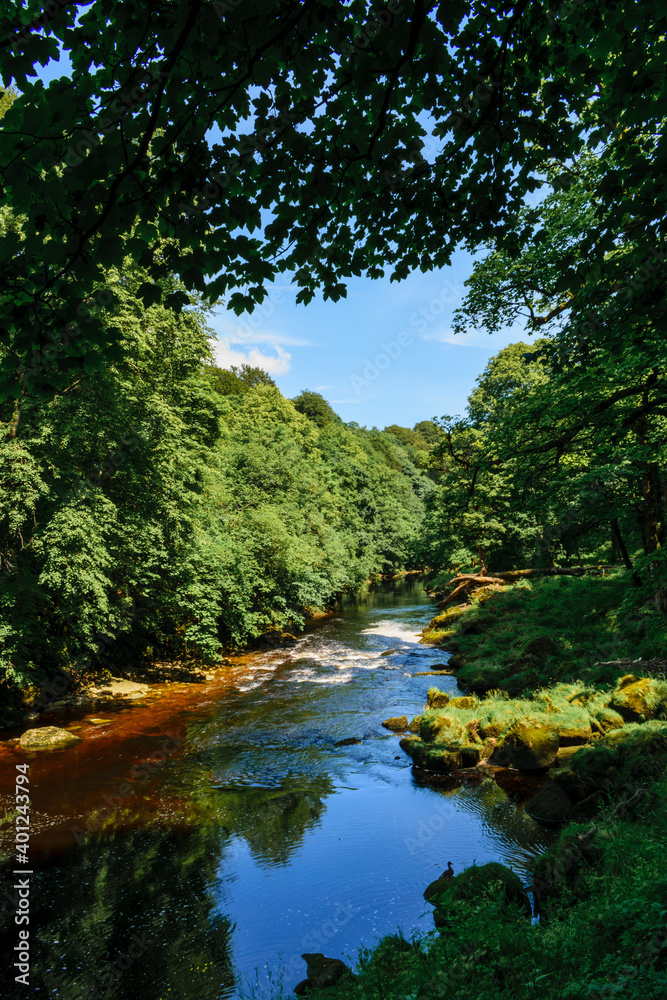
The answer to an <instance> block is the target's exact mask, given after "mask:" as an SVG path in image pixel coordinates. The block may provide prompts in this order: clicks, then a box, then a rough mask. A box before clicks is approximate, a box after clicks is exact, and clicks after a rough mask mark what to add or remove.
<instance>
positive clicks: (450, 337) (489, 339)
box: [422, 329, 526, 351]
mask: <svg viewBox="0 0 667 1000" xmlns="http://www.w3.org/2000/svg"><path fill="white" fill-rule="evenodd" d="M523 336H526V334H523ZM422 339H423V340H437V341H438V342H439V343H441V344H453V345H454V346H455V347H478V348H481V350H483V351H499V350H500V348H501V347H507V346H508V345H509V344H516V343H517V341H519V340H521V339H522V331H521V330H513V329H512V330H501V331H500V332H499V333H491V334H489V333H486V332H485V331H484V330H470V331H468V333H457V334H455V333H454V331H453V330H433V331H432V332H431V333H425V334H424V335H423V337H422Z"/></svg>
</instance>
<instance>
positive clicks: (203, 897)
mask: <svg viewBox="0 0 667 1000" xmlns="http://www.w3.org/2000/svg"><path fill="white" fill-rule="evenodd" d="M432 607H433V605H432V602H431V601H430V600H429V598H428V597H427V594H426V591H425V589H424V585H423V581H422V580H421V579H418V578H415V577H407V578H403V579H401V580H398V581H396V582H395V583H394V584H393V585H392V586H389V587H384V588H379V589H372V590H370V591H368V592H366V593H365V594H364V595H362V596H360V597H359V598H357V599H355V600H352V599H349V600H347V601H346V602H345V603H344V604H343V605H342V606H341V608H340V609H339V610H338V611H337V612H335V613H333V614H331V615H329V616H326V617H325V618H322V619H320V620H318V621H315V622H313V623H312V624H311V625H310V626H309V627H308V628H307V629H306V631H305V633H304V634H303V636H301V637H300V638H299V639H298V641H297V643H296V645H294V646H293V647H291V648H289V649H284V648H283V649H278V650H272V651H270V652H262V653H252V654H246V655H245V656H242V657H238V658H235V660H234V663H233V665H232V666H231V667H229V668H228V670H227V671H226V673H225V675H224V677H223V678H221V679H218V680H216V681H215V682H212V683H211V684H209V685H206V686H205V687H204V686H202V685H178V686H175V687H174V688H170V689H169V690H167V691H166V692H165V693H162V694H160V695H151V696H149V697H148V698H147V699H145V700H144V702H142V703H138V704H136V705H132V706H127V705H123V706H119V707H118V708H115V707H114V708H113V709H108V708H107V706H105V707H104V710H103V711H102V710H100V711H99V712H98V713H84V712H80V713H79V716H78V717H77V716H76V713H74V712H71V713H70V716H69V717H68V719H67V721H66V722H64V721H63V720H62V719H59V720H57V721H56V724H60V725H63V724H66V725H70V726H71V727H72V728H74V729H75V731H76V732H77V733H78V734H79V735H81V736H82V737H83V742H82V743H80V744H77V745H76V746H74V747H68V748H66V749H63V750H57V751H50V752H49V753H43V752H42V753H40V754H37V753H34V754H30V755H29V757H28V755H27V754H25V753H23V752H21V751H18V750H16V749H14V748H11V747H8V745H7V744H4V745H3V747H2V750H1V751H0V758H1V760H2V776H3V777H2V785H1V787H0V794H2V801H3V804H4V805H5V807H6V808H7V807H8V805H9V796H10V785H9V783H8V781H7V780H6V779H7V777H8V775H10V773H11V776H13V773H14V772H13V764H14V763H15V762H17V761H19V760H26V759H29V760H30V762H31V770H30V778H31V795H32V810H33V837H32V842H31V852H32V853H31V857H32V861H33V865H32V870H33V874H32V876H31V887H30V890H31V922H30V927H31V954H32V970H31V978H30V987H29V989H27V990H26V989H25V988H23V987H21V988H20V989H18V990H17V991H16V992H15V993H13V992H11V990H10V992H9V993H7V994H4V993H3V996H4V995H6V996H8V997H13V996H21V997H26V996H36V997H52V998H57V1000H83V998H91V1000H92V998H97V997H99V998H105V1000H134V998H135V997H136V998H137V1000H139V998H141V1000H223V998H236V997H260V996H262V997H265V996H267V995H272V994H275V993H277V991H278V989H279V988H280V987H281V986H282V988H283V989H284V990H285V991H287V992H289V991H290V990H291V989H292V988H293V987H294V985H295V984H296V983H297V982H298V981H299V980H300V979H302V978H304V977H305V974H306V970H305V962H304V961H303V959H302V958H301V955H302V953H304V952H313V951H315V952H319V951H321V952H324V953H325V954H326V955H327V956H329V957H334V958H342V959H343V960H345V961H348V962H351V963H354V961H355V959H356V955H357V951H358V949H359V947H360V946H365V947H370V946H372V945H373V944H374V943H375V942H376V941H377V940H378V939H379V938H380V937H381V936H382V935H385V934H388V933H394V932H396V931H397V930H399V929H400V930H402V931H403V933H404V934H405V935H406V937H409V936H410V935H411V934H412V933H413V932H415V931H420V932H428V931H431V930H432V929H433V919H432V915H431V907H430V906H429V905H428V904H426V903H425V902H424V900H423V898H422V893H423V890H424V888H425V886H426V885H427V884H428V883H429V882H430V881H432V880H433V879H434V878H436V877H437V876H438V875H439V874H440V873H441V872H442V871H443V870H444V869H445V867H446V865H447V862H448V861H451V862H452V864H453V866H454V870H455V872H459V871H461V870H462V869H463V868H465V867H466V866H468V865H471V864H472V863H473V862H477V863H478V864H482V863H484V862H486V861H490V860H499V861H502V862H504V863H506V864H508V865H510V866H511V867H512V868H513V869H514V870H515V871H516V872H517V873H518V874H519V875H521V876H522V877H523V878H524V880H525V881H526V882H528V880H529V879H528V872H529V866H530V864H531V861H532V859H533V858H534V857H535V855H536V854H537V853H539V852H541V851H542V850H544V848H545V847H546V846H548V844H549V843H550V842H551V840H552V837H553V834H552V833H551V832H550V831H547V830H545V829H544V828H542V827H540V826H539V825H538V824H537V823H535V822H534V821H533V820H532V819H530V817H528V816H527V815H525V814H524V813H523V811H522V810H521V809H520V808H519V807H517V805H516V803H515V802H514V801H513V796H512V792H511V790H510V797H508V794H507V793H506V792H505V791H503V790H502V788H501V787H499V785H498V784H497V783H496V782H495V781H493V780H492V779H490V778H489V779H488V780H485V781H484V782H482V783H479V782H475V783H470V784H466V783H463V784H461V785H459V786H458V787H455V788H451V787H447V786H444V785H441V786H432V785H429V784H426V783H424V782H423V781H421V780H420V779H419V778H418V777H416V776H415V775H414V773H413V771H412V768H411V767H410V762H409V759H408V758H407V756H406V755H405V754H404V753H403V752H402V751H401V749H400V747H399V739H400V735H397V734H394V733H392V732H390V731H388V730H386V729H384V728H383V727H382V725H381V723H382V721H383V719H385V718H387V717H388V716H396V715H403V714H406V715H407V716H408V718H412V717H413V716H414V715H416V714H418V713H419V712H420V711H421V710H422V708H423V706H424V703H425V700H426V692H427V690H428V688H429V687H430V686H432V685H433V684H437V686H439V687H441V688H442V689H444V690H448V691H454V690H456V680H455V678H454V677H451V676H437V677H433V676H428V675H427V676H420V674H421V673H422V672H426V673H427V674H428V671H429V668H431V666H432V665H433V664H434V663H442V662H443V660H445V659H446V658H447V656H446V654H443V653H442V651H439V650H435V649H432V648H429V647H426V646H424V645H422V644H420V643H419V642H418V632H419V630H420V629H421V628H422V627H423V626H424V625H425V624H426V622H427V621H428V620H429V618H430V617H432ZM389 650H392V652H388V651H389ZM91 716H92V717H96V716H97V717H102V718H103V719H105V720H107V721H106V722H103V723H96V724H93V723H91V722H90V718H91ZM44 721H45V722H47V721H48V722H50V724H54V720H44ZM348 738H356V739H358V740H360V741H361V742H359V743H355V744H349V745H344V746H339V747H336V746H335V745H334V744H335V743H337V742H338V741H340V740H344V739H348ZM151 754H154V755H155V756H153V757H150V755H151ZM147 759H148V760H149V765H150V766H146V765H145V764H142V763H141V762H142V761H146V760H147ZM151 761H152V763H151ZM119 790H120V793H119ZM95 812H97V813H100V812H101V819H102V821H103V822H102V827H101V829H99V830H97V831H96V832H94V833H92V834H90V835H85V833H86V823H88V825H89V826H90V825H92V823H91V817H92V816H93V814H94V813H95ZM13 867H14V862H13V861H11V862H10V863H9V864H5V865H4V866H3V883H4V884H3V890H4V889H6V888H7V887H11V885H12V878H13V876H12V874H11V872H12V871H13ZM5 915H6V916H7V907H5ZM9 917H10V919H9V921H7V920H5V925H4V930H3V931H2V954H3V956H5V955H9V954H11V951H12V948H13V945H14V944H15V939H16V934H17V928H16V927H15V926H14V924H13V916H12V914H11V913H10V914H9ZM10 961H11V960H8V963H7V965H6V966H5V967H6V968H7V967H8V966H9V964H10Z"/></svg>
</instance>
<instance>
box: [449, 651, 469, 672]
mask: <svg viewBox="0 0 667 1000" xmlns="http://www.w3.org/2000/svg"><path fill="white" fill-rule="evenodd" d="M465 665H466V659H465V657H464V656H461V654H460V653H452V655H451V656H450V657H449V661H448V663H447V666H448V667H451V668H452V670H460V669H461V667H465Z"/></svg>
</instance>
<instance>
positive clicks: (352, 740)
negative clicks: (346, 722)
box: [334, 736, 361, 747]
mask: <svg viewBox="0 0 667 1000" xmlns="http://www.w3.org/2000/svg"><path fill="white" fill-rule="evenodd" d="M356 743H361V740H359V739H357V737H356V736H347V737H346V738H345V739H344V740H338V742H337V743H334V746H335V747H352V746H354V745H355V744H356Z"/></svg>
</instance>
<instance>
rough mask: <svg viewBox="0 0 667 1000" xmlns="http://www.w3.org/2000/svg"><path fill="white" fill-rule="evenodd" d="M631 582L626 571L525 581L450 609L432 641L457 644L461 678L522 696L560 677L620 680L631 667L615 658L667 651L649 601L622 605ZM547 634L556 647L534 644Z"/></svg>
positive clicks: (429, 635)
mask: <svg viewBox="0 0 667 1000" xmlns="http://www.w3.org/2000/svg"><path fill="white" fill-rule="evenodd" d="M627 586H628V585H627V581H626V580H625V579H624V577H623V575H622V574H621V573H620V572H616V573H612V574H610V575H608V576H604V577H603V576H585V577H551V578H549V577H547V578H544V579H541V580H538V581H536V582H535V583H532V584H531V583H529V582H521V583H518V584H514V585H513V586H510V587H508V588H507V589H506V590H504V591H502V592H496V593H492V594H491V595H490V596H488V597H487V595H484V594H481V595H480V596H479V597H477V598H473V600H472V602H471V603H470V604H469V605H467V606H458V607H456V608H452V609H447V610H446V611H445V612H443V613H442V614H440V615H437V616H436V617H435V618H434V619H433V620H432V622H431V624H430V626H429V628H428V630H427V631H426V632H425V634H424V639H425V640H426V641H428V642H441V643H445V646H446V648H450V649H455V651H456V653H457V655H458V656H459V657H460V660H459V662H462V663H463V666H462V667H461V668H460V670H459V672H458V679H459V682H460V683H461V684H462V685H464V686H466V687H468V688H469V689H470V690H473V691H485V690H490V689H493V688H499V689H502V690H505V691H507V692H508V693H510V694H512V695H518V694H520V693H521V692H523V691H530V690H534V689H535V688H537V687H546V686H548V685H550V684H554V683H556V682H558V681H569V682H573V681H583V682H588V683H591V684H613V683H614V682H615V681H616V680H617V679H618V677H620V676H622V674H624V673H627V672H628V669H627V665H620V666H617V665H614V664H609V663H608V661H610V660H619V659H620V660H635V659H637V658H639V657H641V658H643V659H654V658H658V659H661V658H665V657H667V621H666V620H665V619H664V618H663V617H661V616H658V615H656V614H651V613H650V612H651V608H649V607H646V608H633V609H630V610H628V611H621V610H620V609H621V607H622V605H623V602H624V599H625V598H626V596H627ZM544 639H548V640H550V642H551V644H552V647H553V648H552V651H551V652H545V651H539V652H537V653H534V652H531V651H530V650H528V651H527V650H526V647H528V646H529V644H530V643H535V641H536V640H544ZM452 641H453V643H452ZM448 643H449V644H450V645H449V646H448V647H447V644H448ZM537 645H539V643H538V644H537ZM599 664H603V665H599Z"/></svg>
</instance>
